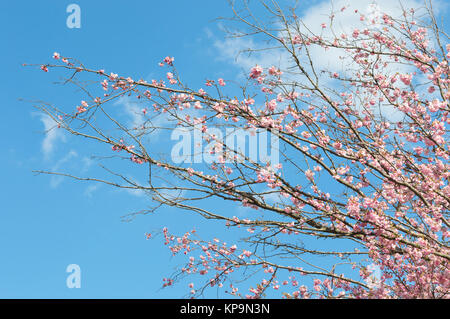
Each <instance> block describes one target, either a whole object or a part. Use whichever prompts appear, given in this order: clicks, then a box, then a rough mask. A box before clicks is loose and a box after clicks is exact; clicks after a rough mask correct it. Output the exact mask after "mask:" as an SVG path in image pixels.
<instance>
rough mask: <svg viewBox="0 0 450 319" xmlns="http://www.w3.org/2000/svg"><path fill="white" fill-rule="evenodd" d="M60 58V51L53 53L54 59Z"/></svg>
mask: <svg viewBox="0 0 450 319" xmlns="http://www.w3.org/2000/svg"><path fill="white" fill-rule="evenodd" d="M59 58H60V55H59V53H58V52H55V53H53V59H55V60H59Z"/></svg>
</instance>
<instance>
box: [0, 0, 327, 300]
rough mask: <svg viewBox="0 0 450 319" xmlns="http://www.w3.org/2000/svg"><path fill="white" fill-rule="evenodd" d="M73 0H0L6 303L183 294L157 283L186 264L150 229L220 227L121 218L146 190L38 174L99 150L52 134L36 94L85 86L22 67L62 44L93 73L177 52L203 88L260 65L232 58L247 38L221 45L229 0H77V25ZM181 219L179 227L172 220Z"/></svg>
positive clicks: (58, 97) (149, 68) (71, 96)
mask: <svg viewBox="0 0 450 319" xmlns="http://www.w3.org/2000/svg"><path fill="white" fill-rule="evenodd" d="M317 2H318V1H312V2H310V3H311V4H310V6H312V5H314V4H315V3H317ZM70 3H72V2H71V1H56V0H54V1H50V0H42V1H2V2H1V3H0V37H1V39H2V42H3V45H2V49H1V50H0V58H1V61H2V64H3V65H2V73H3V76H2V80H1V86H0V93H1V95H2V112H3V114H2V117H1V121H2V124H1V126H0V130H1V134H0V141H1V145H2V155H3V156H1V158H0V164H1V166H2V168H3V169H2V171H1V173H0V177H1V185H2V188H1V192H0V199H1V201H2V209H1V211H0V242H1V244H0V298H179V297H183V296H185V295H186V293H187V291H188V290H187V289H186V288H187V287H186V285H185V284H180V285H179V286H177V287H175V288H171V289H163V290H160V289H159V288H160V287H161V283H162V281H161V279H162V277H165V276H167V275H169V274H170V273H171V269H172V268H173V267H175V266H176V265H177V263H178V262H179V261H178V260H174V259H173V258H171V256H170V254H169V252H168V250H167V249H166V248H165V247H164V246H163V245H162V240H145V236H144V234H145V233H146V232H152V231H154V230H155V229H160V228H162V227H163V226H165V225H169V226H171V227H170V229H171V230H174V231H178V232H184V231H186V230H190V228H189V227H194V226H196V227H197V228H203V230H204V233H203V234H204V235H205V237H207V236H208V235H212V234H213V233H214V228H213V227H210V224H209V223H206V222H204V221H202V220H201V219H199V218H198V217H195V216H194V215H186V214H185V213H182V212H179V211H177V210H175V209H169V208H164V209H163V210H162V211H160V213H158V214H157V215H154V216H153V215H151V216H150V215H147V216H138V217H137V218H136V219H134V220H133V221H131V222H124V221H123V220H122V219H121V216H123V215H126V214H128V213H131V212H135V211H139V210H141V209H143V208H146V207H148V205H149V202H148V200H147V199H146V198H145V197H144V196H138V194H130V193H129V192H125V191H119V190H117V189H114V188H110V187H106V186H100V187H98V188H95V187H94V186H92V184H86V183H78V182H74V181H71V180H67V179H55V178H51V177H49V176H43V175H40V176H36V175H35V174H33V173H32V171H33V170H39V169H44V170H45V169H55V168H56V169H60V170H65V171H68V172H71V170H72V172H73V171H74V170H76V171H79V172H81V173H89V174H90V173H93V172H95V167H94V166H95V164H93V162H92V160H91V159H90V158H89V155H90V154H91V153H93V152H95V148H94V146H93V145H90V144H89V145H85V144H84V143H83V142H82V141H79V140H75V139H73V138H71V137H69V136H65V137H63V136H54V137H53V139H50V140H48V139H47V140H46V138H48V136H46V135H45V132H44V128H45V127H44V123H43V121H42V118H41V117H40V115H39V114H38V113H37V111H36V110H35V109H34V108H33V105H34V103H33V102H32V101H36V100H43V101H46V102H51V103H55V104H65V105H68V104H70V103H72V104H73V105H75V104H76V103H79V99H78V96H79V92H77V91H76V89H75V88H74V87H61V86H60V85H56V84H54V83H53V82H55V81H59V80H61V76H62V73H56V74H44V73H43V72H41V71H38V70H37V69H36V68H31V67H23V66H22V64H23V63H46V62H49V61H50V57H51V55H52V54H53V52H55V51H57V52H60V53H61V54H62V55H63V56H70V57H76V58H77V59H79V60H80V61H83V63H85V64H86V65H89V66H92V67H93V68H104V69H105V70H107V71H113V72H115V73H119V74H120V75H122V74H126V75H129V76H131V77H133V78H140V77H142V78H146V79H147V78H151V77H152V76H154V75H155V76H156V74H161V73H160V72H161V71H160V70H159V68H158V66H157V63H158V62H159V61H161V59H162V58H163V57H165V56H167V55H170V56H174V57H175V59H176V60H175V62H176V65H177V67H178V69H179V71H180V73H181V74H182V75H183V77H184V78H185V79H187V80H188V81H189V82H190V83H193V84H194V85H196V84H199V83H202V81H203V80H204V79H205V78H206V77H208V78H218V77H223V78H225V79H232V80H235V79H238V78H239V74H240V72H241V68H242V67H248V66H249V65H251V64H253V63H254V60H253V59H252V58H247V59H245V58H243V59H242V60H240V62H239V63H236V62H235V61H234V59H233V54H235V53H236V50H237V49H240V48H243V47H244V46H245V43H242V42H234V43H229V42H226V41H225V40H223V37H224V34H223V33H222V32H221V31H220V29H219V26H218V22H216V21H213V20H214V19H215V18H217V17H219V16H229V15H231V11H230V9H229V6H228V4H227V1H203V0H202V1H199V0H196V1H181V0H179V1H170V2H162V1H128V2H122V1H105V0H101V1H100V0H98V1H81V0H80V1H76V2H73V3H76V4H78V5H79V6H80V7H81V19H82V22H81V23H82V25H81V28H80V29H69V28H67V26H66V18H67V16H68V13H66V7H67V6H68V5H69V4H70ZM308 8H309V7H308ZM308 8H305V9H308ZM231 44H232V46H230V45H231ZM51 72H52V71H51ZM158 72H159V73H158ZM20 98H22V99H24V100H25V101H21V100H19V99H20ZM46 143H47V144H46ZM45 145H47V146H45ZM49 145H51V146H49ZM161 147H162V146H161ZM175 219H176V220H177V221H179V223H176V224H174V223H170V222H171V221H173V220H175ZM73 263H74V264H78V265H80V267H81V272H82V273H81V278H82V279H81V280H82V288H81V289H69V288H67V287H66V277H67V275H68V274H67V273H66V272H65V270H66V267H67V265H69V264H73ZM211 296H212V297H214V295H211Z"/></svg>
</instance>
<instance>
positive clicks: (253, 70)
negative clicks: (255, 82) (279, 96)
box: [250, 65, 263, 79]
mask: <svg viewBox="0 0 450 319" xmlns="http://www.w3.org/2000/svg"><path fill="white" fill-rule="evenodd" d="M262 72H263V68H262V67H260V66H259V65H256V66H254V67H253V68H251V70H250V77H251V78H252V79H256V78H258V77H259V76H260V75H261V74H262Z"/></svg>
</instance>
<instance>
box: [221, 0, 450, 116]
mask: <svg viewBox="0 0 450 319" xmlns="http://www.w3.org/2000/svg"><path fill="white" fill-rule="evenodd" d="M402 6H403V8H404V9H409V8H415V9H416V11H417V8H423V2H422V1H421V0H403V1H397V0H394V1H392V0H377V1H364V0H336V1H321V2H319V3H318V4H315V5H312V6H311V7H309V8H308V9H306V10H305V11H303V13H302V15H301V16H300V20H301V21H302V24H304V25H305V26H307V28H308V30H309V31H311V32H312V33H313V34H315V35H321V36H323V37H324V38H328V39H334V35H333V33H332V30H333V32H334V34H336V36H340V35H341V34H342V33H346V34H348V35H350V37H351V34H352V32H353V30H354V29H355V28H358V29H360V30H363V29H364V28H366V27H368V28H369V29H377V30H378V29H379V27H380V25H379V24H377V23H372V22H371V20H373V18H376V17H381V16H382V15H383V13H386V14H388V15H390V16H392V17H394V18H395V17H401V14H402V12H403V11H402V10H403V9H402ZM433 6H434V9H435V11H436V12H439V10H441V12H442V10H445V9H446V5H445V4H443V3H442V1H434V2H433ZM342 7H347V9H345V10H344V11H342V12H341V11H340V9H341V8H342ZM303 8H304V6H303ZM355 10H358V14H356V13H355ZM332 11H338V13H337V14H336V15H335V18H334V20H333V25H332V26H330V22H329V15H330V14H331V12H332ZM360 14H363V15H364V16H365V21H360ZM299 15H300V14H299ZM322 23H325V24H326V28H325V29H323V28H322V25H321V24H322ZM368 24H369V25H368ZM331 27H332V28H331ZM300 28H301V31H302V32H304V33H307V34H308V33H309V31H307V29H306V28H305V27H302V26H300ZM281 35H282V33H279V34H278V36H281ZM214 46H215V48H216V49H217V51H218V59H220V60H224V61H229V62H230V63H231V64H234V65H236V66H238V67H240V68H243V69H244V70H245V72H248V71H249V69H250V68H251V67H253V66H255V65H256V64H258V65H260V66H262V67H265V68H267V67H269V66H272V65H275V66H278V67H280V68H281V69H284V70H286V68H287V67H289V64H290V56H289V54H288V53H287V51H286V50H282V49H272V50H267V51H264V50H262V51H260V50H261V49H263V48H264V47H267V43H265V42H256V41H255V40H254V38H227V39H224V40H217V39H216V40H215V42H214ZM248 49H255V50H257V51H256V52H254V53H253V54H252V55H250V56H248V54H246V53H242V51H245V50H248ZM309 54H310V56H311V59H312V62H313V65H314V68H315V70H316V73H317V74H318V76H319V79H320V82H321V84H322V85H325V86H328V87H330V86H331V87H332V86H333V82H332V80H331V79H330V77H329V76H328V75H326V74H324V75H323V76H320V73H319V72H320V71H321V70H327V71H330V72H338V73H339V74H340V75H344V74H349V72H351V69H352V68H354V69H358V67H357V66H356V64H355V62H354V61H353V60H352V59H351V58H350V57H345V56H348V53H346V52H345V51H344V50H342V49H335V48H328V49H327V50H325V49H324V48H322V47H321V46H316V45H312V46H309ZM298 56H299V58H300V60H301V61H302V62H303V65H304V66H306V68H308V65H309V63H308V59H307V57H306V53H305V51H304V49H303V52H300V54H299V55H298ZM343 57H344V58H343ZM291 65H292V63H291ZM412 69H413V67H412V66H408V65H405V64H396V65H394V64H390V65H389V66H388V67H387V68H384V69H383V73H384V75H388V74H394V73H396V72H399V73H407V72H411V71H412ZM285 75H286V74H285ZM286 76H288V77H289V78H290V79H292V80H295V81H297V82H301V81H302V80H303V78H302V76H301V75H298V76H297V75H294V78H292V76H290V75H286ZM380 111H381V113H382V115H384V116H386V117H388V118H389V119H391V120H399V119H400V118H401V117H402V116H403V113H401V112H399V111H397V110H396V109H394V108H393V107H392V106H382V109H381V110H380Z"/></svg>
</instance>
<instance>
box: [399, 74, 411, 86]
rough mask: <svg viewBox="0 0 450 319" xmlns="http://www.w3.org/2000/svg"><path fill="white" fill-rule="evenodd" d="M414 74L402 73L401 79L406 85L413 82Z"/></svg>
mask: <svg viewBox="0 0 450 319" xmlns="http://www.w3.org/2000/svg"><path fill="white" fill-rule="evenodd" d="M411 79H412V75H411V74H400V80H401V81H402V82H403V83H405V85H410V84H411Z"/></svg>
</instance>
